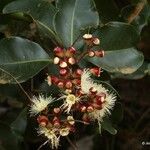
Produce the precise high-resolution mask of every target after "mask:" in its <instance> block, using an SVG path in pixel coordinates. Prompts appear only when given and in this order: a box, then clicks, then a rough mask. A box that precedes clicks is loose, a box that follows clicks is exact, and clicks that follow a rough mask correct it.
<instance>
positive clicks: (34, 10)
mask: <svg viewBox="0 0 150 150" xmlns="http://www.w3.org/2000/svg"><path fill="white" fill-rule="evenodd" d="M57 11H58V10H57V9H56V8H55V7H54V6H53V5H52V4H51V2H49V1H46V0H33V1H31V0H21V1H14V2H12V3H10V4H8V5H7V6H6V7H5V8H4V9H3V13H5V14H8V13H16V12H23V13H25V14H28V15H30V16H31V17H32V18H33V19H34V20H35V21H36V22H37V25H38V27H39V29H40V30H41V29H42V30H44V31H45V30H46V32H49V35H50V37H51V38H54V39H55V40H58V37H57V36H56V34H55V27H54V18H55V14H56V12H57ZM59 42H60V41H59Z"/></svg>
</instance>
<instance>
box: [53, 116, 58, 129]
mask: <svg viewBox="0 0 150 150" xmlns="http://www.w3.org/2000/svg"><path fill="white" fill-rule="evenodd" d="M53 125H54V126H55V127H59V126H60V120H59V119H58V118H57V117H54V119H53Z"/></svg>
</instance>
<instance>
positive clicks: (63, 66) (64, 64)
mask: <svg viewBox="0 0 150 150" xmlns="http://www.w3.org/2000/svg"><path fill="white" fill-rule="evenodd" d="M59 66H60V67H61V68H66V67H67V66H68V65H67V63H66V62H65V61H62V62H60V64H59Z"/></svg>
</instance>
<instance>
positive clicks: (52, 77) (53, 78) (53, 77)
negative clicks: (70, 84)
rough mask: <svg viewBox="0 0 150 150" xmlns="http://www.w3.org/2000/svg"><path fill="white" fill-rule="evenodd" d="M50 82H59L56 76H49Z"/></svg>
mask: <svg viewBox="0 0 150 150" xmlns="http://www.w3.org/2000/svg"><path fill="white" fill-rule="evenodd" d="M51 82H52V83H53V84H57V83H58V82H59V79H58V78H57V77H55V76H51Z"/></svg>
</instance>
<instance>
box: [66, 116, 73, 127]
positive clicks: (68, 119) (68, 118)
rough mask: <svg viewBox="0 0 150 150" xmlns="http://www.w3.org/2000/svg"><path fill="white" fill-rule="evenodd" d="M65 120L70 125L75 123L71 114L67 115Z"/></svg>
mask: <svg viewBox="0 0 150 150" xmlns="http://www.w3.org/2000/svg"><path fill="white" fill-rule="evenodd" d="M67 121H68V123H69V124H71V125H74V124H75V120H74V118H73V116H68V117H67Z"/></svg>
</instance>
